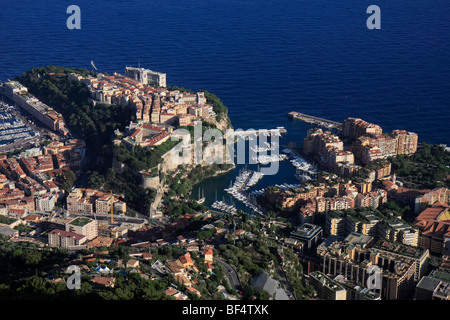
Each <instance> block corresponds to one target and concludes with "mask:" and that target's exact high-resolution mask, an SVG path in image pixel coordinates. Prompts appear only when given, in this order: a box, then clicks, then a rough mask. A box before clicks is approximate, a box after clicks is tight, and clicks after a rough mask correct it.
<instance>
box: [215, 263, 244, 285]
mask: <svg viewBox="0 0 450 320" xmlns="http://www.w3.org/2000/svg"><path fill="white" fill-rule="evenodd" d="M214 261H215V262H216V263H217V264H220V265H221V266H222V267H223V268H224V269H225V276H226V278H227V280H228V283H229V285H230V287H231V288H232V289H235V290H237V291H242V284H241V280H240V279H239V275H238V273H237V272H236V270H234V268H233V267H232V266H231V265H229V264H228V263H226V262H225V261H223V260H222V259H219V258H217V257H214ZM230 270H231V272H229V271H230Z"/></svg>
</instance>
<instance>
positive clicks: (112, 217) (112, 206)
mask: <svg viewBox="0 0 450 320" xmlns="http://www.w3.org/2000/svg"><path fill="white" fill-rule="evenodd" d="M109 192H110V194H111V224H113V223H114V202H113V193H112V190H109Z"/></svg>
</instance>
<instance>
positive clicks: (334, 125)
mask: <svg viewBox="0 0 450 320" xmlns="http://www.w3.org/2000/svg"><path fill="white" fill-rule="evenodd" d="M288 115H289V118H291V119H298V120H301V121H303V122H306V123H311V124H315V125H318V126H321V127H324V128H328V129H338V130H341V128H342V123H341V122H337V121H333V120H328V119H323V118H319V117H315V116H311V115H308V114H304V113H300V112H296V111H292V112H289V114H288Z"/></svg>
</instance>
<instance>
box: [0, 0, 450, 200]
mask: <svg viewBox="0 0 450 320" xmlns="http://www.w3.org/2000/svg"><path fill="white" fill-rule="evenodd" d="M72 4H75V5H78V6H79V7H80V9H81V29H80V30H69V29H67V27H66V20H67V18H68V17H69V14H67V13H66V9H67V7H68V6H69V5H72ZM372 4H376V5H378V6H379V7H380V9H381V29H380V30H368V29H367V27H366V20H367V18H368V17H369V14H367V13H366V9H367V7H368V6H369V5H372ZM449 14H450V2H448V0H433V1H425V0H396V1H386V0H370V1H368V0H358V1H357V0H314V1H307V0H208V1H200V0H183V1H180V0H151V1H147V0H140V1H137V0H130V1H118V0H109V1H105V0H96V1H86V0H74V1H62V0H47V1H31V0H25V1H12V0H2V2H1V8H0V80H6V79H8V78H13V77H15V76H17V75H20V74H21V73H22V72H25V71H27V70H29V69H30V68H32V67H36V66H45V65H49V64H57V65H64V66H71V67H82V68H88V69H90V68H91V67H90V61H91V60H94V62H95V64H96V66H97V68H98V69H99V71H101V72H102V71H103V72H109V73H112V72H119V73H120V72H123V69H124V67H125V65H133V66H137V65H138V63H139V64H140V65H141V66H143V67H146V68H149V69H153V70H157V71H161V72H165V73H167V75H168V80H167V81H168V84H170V85H179V86H183V87H186V88H192V89H205V90H208V91H210V92H213V93H215V94H216V95H218V96H219V97H220V98H222V100H223V101H224V103H225V105H226V106H228V108H229V116H230V118H231V121H232V123H233V126H234V128H243V129H247V128H273V127H276V126H285V127H286V129H287V130H288V134H287V135H286V136H285V137H284V138H283V141H284V142H289V141H294V142H297V143H301V142H302V139H303V137H304V136H305V131H306V129H307V128H308V126H307V125H306V124H303V123H301V122H298V121H290V120H288V119H287V113H288V112H290V111H293V110H295V111H299V112H304V113H308V114H313V115H316V116H319V117H324V118H328V119H332V120H336V121H342V120H344V119H345V118H346V117H349V116H354V117H361V118H363V119H365V120H367V121H370V122H374V123H377V124H379V125H381V126H382V127H383V129H384V130H385V131H390V130H392V129H405V130H409V131H415V132H417V133H418V134H419V139H420V140H421V141H427V142H430V143H446V144H450V126H449V123H450V111H449V107H450V81H449V78H450V23H449V22H448V16H449ZM282 166H283V167H284V166H288V164H282ZM292 172H293V171H292ZM292 172H291V171H290V169H289V168H285V170H281V171H280V174H279V175H277V176H275V177H267V178H264V180H263V181H265V183H267V184H270V183H273V182H274V181H276V180H277V179H279V180H281V181H280V182H282V181H284V180H286V181H287V180H289V179H290V180H291V181H290V182H295V179H294V178H293V177H292ZM230 177H232V175H227V176H224V177H223V178H222V179H223V180H224V181H223V184H224V185H225V186H228V184H229V180H230ZM220 181H221V180H220V179H215V180H214V184H215V185H219V184H220ZM287 182H288V181H287ZM212 192H213V191H212Z"/></svg>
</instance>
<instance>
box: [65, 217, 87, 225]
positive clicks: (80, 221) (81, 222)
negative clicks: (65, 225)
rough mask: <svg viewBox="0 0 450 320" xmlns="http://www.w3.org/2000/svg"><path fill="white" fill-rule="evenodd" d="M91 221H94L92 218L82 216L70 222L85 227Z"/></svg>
mask: <svg viewBox="0 0 450 320" xmlns="http://www.w3.org/2000/svg"><path fill="white" fill-rule="evenodd" d="M91 221H92V219H89V218H81V217H80V218H76V219H75V220H72V221H71V222H70V223H69V224H71V225H74V226H77V227H83V226H85V225H87V224H88V223H89V222H91Z"/></svg>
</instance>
